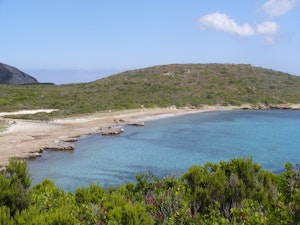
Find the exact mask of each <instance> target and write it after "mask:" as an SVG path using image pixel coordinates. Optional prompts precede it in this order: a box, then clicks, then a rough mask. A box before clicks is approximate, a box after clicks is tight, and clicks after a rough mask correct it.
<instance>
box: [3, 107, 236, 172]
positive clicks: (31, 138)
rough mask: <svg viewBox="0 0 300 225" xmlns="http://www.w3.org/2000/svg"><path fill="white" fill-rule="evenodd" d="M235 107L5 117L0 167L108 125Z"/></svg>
mask: <svg viewBox="0 0 300 225" xmlns="http://www.w3.org/2000/svg"><path fill="white" fill-rule="evenodd" d="M232 109H235V108H233V107H219V106H207V107H203V108H201V109H190V108H181V109H177V108H176V107H169V108H152V109H135V110H122V111H107V112H99V113H94V114H89V115H85V116H82V117H72V118H64V119H57V120H53V121H48V122H42V121H33V120H16V119H7V118H5V120H6V121H8V122H9V123H10V124H11V125H10V126H9V128H8V129H7V130H5V131H3V132H1V133H0V169H1V168H2V169H3V168H4V167H5V166H6V165H7V164H8V160H9V158H10V157H20V158H35V157H37V156H41V155H42V150H43V149H45V148H60V147H62V146H68V145H69V146H74V142H73V141H76V139H77V138H78V137H80V136H82V135H89V134H95V133H100V132H101V130H102V129H105V128H107V127H113V126H125V125H127V124H130V123H136V122H145V121H149V120H154V119H162V118H166V117H172V116H178V115H183V114H190V113H201V112H207V111H217V110H232ZM40 111H41V110H37V111H34V110H32V111H26V112H24V111H22V112H14V113H13V114H18V113H19V114H20V113H23V114H24V113H35V112H40ZM50 111H51V110H50ZM50 111H48V112H50ZM9 114H11V113H9ZM4 115H7V114H6V113H0V119H2V118H1V117H2V116H4ZM125 132H126V130H125Z"/></svg>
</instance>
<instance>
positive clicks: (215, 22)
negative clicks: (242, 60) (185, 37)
mask: <svg viewBox="0 0 300 225" xmlns="http://www.w3.org/2000/svg"><path fill="white" fill-rule="evenodd" d="M199 22H200V27H201V28H202V29H206V28H212V29H215V30H219V31H224V32H228V33H232V34H237V35H239V36H251V35H254V34H255V30H254V29H253V28H252V27H251V26H250V25H249V24H247V23H246V24H244V25H238V24H237V23H236V22H235V21H234V20H233V19H231V18H230V17H229V16H227V15H226V14H222V13H218V12H216V13H212V14H208V15H205V16H203V17H201V18H200V19H199Z"/></svg>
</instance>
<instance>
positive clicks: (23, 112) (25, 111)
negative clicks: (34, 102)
mask: <svg viewBox="0 0 300 225" xmlns="http://www.w3.org/2000/svg"><path fill="white" fill-rule="evenodd" d="M54 111H58V109H37V110H21V111H17V112H0V117H2V116H10V115H22V114H36V113H39V112H45V113H51V112H54Z"/></svg>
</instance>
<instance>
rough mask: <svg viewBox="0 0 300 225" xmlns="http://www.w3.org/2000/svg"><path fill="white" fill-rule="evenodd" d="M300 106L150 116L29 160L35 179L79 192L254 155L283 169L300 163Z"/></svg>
mask: <svg viewBox="0 0 300 225" xmlns="http://www.w3.org/2000/svg"><path fill="white" fill-rule="evenodd" d="M299 137H300V111H291V110H266V111H225V112H224V111H223V112H208V113H200V114H193V115H185V116H179V117H172V118H167V119H160V120H155V121H149V122H146V123H145V126H144V127H125V132H124V133H122V134H121V135H118V136H102V135H91V136H85V137H82V138H80V140H79V141H78V142H77V143H76V145H75V151H74V152H51V151H50V152H45V153H44V155H43V157H41V158H38V159H35V160H32V161H30V162H29V166H30V170H31V175H32V178H33V183H39V182H41V181H42V180H43V179H45V178H50V179H53V180H54V181H55V183H56V185H57V186H59V187H61V188H63V189H65V190H67V191H74V190H76V189H77V188H78V187H81V186H88V184H89V183H96V184H98V183H99V184H100V185H103V186H105V187H109V186H117V185H123V184H125V183H127V182H129V181H135V175H136V174H137V173H146V172H148V171H151V172H152V173H153V174H154V175H156V176H160V177H162V176H168V175H177V176H180V175H181V174H182V173H184V172H186V171H187V170H188V168H189V167H190V166H192V165H196V164H200V165H204V164H205V163H206V162H208V161H209V162H219V161H220V160H230V159H232V158H238V157H252V158H253V160H254V161H255V162H258V163H260V164H261V165H262V166H263V168H264V169H268V170H272V171H274V172H280V171H282V170H283V169H284V165H285V163H286V162H291V163H293V164H294V165H296V164H298V163H300V154H299V153H300V138H299Z"/></svg>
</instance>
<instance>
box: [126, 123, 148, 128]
mask: <svg viewBox="0 0 300 225" xmlns="http://www.w3.org/2000/svg"><path fill="white" fill-rule="evenodd" d="M128 125H129V126H138V127H141V126H145V123H144V122H136V123H129V124H128Z"/></svg>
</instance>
